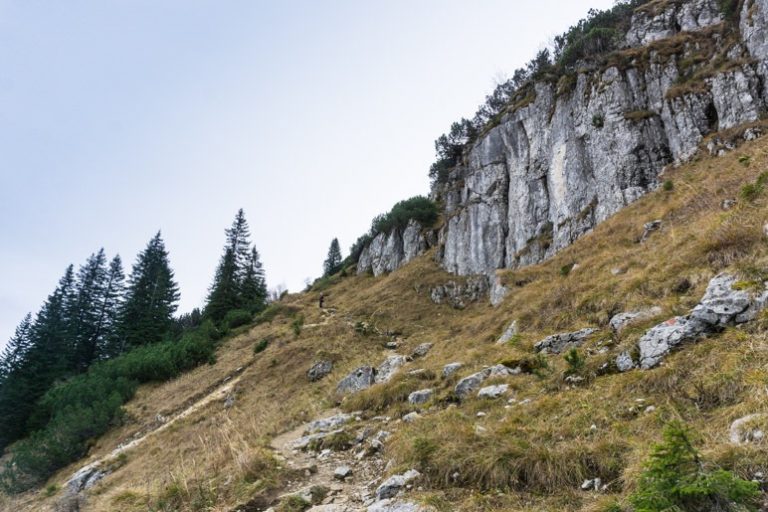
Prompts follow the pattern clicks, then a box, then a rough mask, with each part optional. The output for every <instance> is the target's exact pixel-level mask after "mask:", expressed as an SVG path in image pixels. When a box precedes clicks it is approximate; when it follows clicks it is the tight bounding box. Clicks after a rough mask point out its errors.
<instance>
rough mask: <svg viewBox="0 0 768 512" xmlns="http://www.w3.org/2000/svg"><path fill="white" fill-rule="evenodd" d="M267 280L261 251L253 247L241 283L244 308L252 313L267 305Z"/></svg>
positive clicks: (241, 297) (241, 298) (241, 299)
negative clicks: (260, 256)
mask: <svg viewBox="0 0 768 512" xmlns="http://www.w3.org/2000/svg"><path fill="white" fill-rule="evenodd" d="M267 294H268V292H267V281H266V279H265V276H264V267H263V266H262V264H261V260H260V259H259V251H257V250H256V247H255V246H254V247H252V248H251V252H250V254H249V255H248V260H247V261H246V267H245V271H244V273H243V281H242V283H241V284H240V301H241V304H242V305H241V307H242V309H246V310H248V311H250V312H251V313H256V312H258V311H261V310H262V309H264V307H266V305H267Z"/></svg>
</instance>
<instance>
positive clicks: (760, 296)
mask: <svg viewBox="0 0 768 512" xmlns="http://www.w3.org/2000/svg"><path fill="white" fill-rule="evenodd" d="M736 283H737V280H736V277H735V276H733V275H730V274H719V275H717V276H715V277H714V278H712V280H711V281H710V282H709V285H708V286H707V291H706V293H705V294H704V297H703V298H702V299H701V301H700V302H699V304H698V305H697V306H696V307H695V308H693V310H691V312H690V313H689V314H688V315H687V316H678V317H675V318H671V319H669V320H667V321H666V322H663V323H661V324H659V325H657V326H655V327H653V328H651V329H650V330H649V331H648V332H646V333H645V334H644V335H643V337H642V338H640V341H638V348H639V350H640V366H641V367H642V368H643V369H648V368H652V367H654V366H656V365H657V364H659V362H661V360H662V359H663V358H664V356H666V355H667V354H668V353H669V352H670V351H671V350H672V349H673V348H674V347H676V346H677V345H679V344H680V343H682V342H684V341H687V340H692V339H695V338H697V337H699V336H703V335H705V334H708V333H713V332H717V331H720V330H721V329H723V328H724V327H725V326H728V325H735V324H741V323H744V322H748V321H750V320H753V319H755V318H756V317H757V314H758V313H759V312H760V311H761V310H762V309H764V308H765V305H766V300H767V299H768V292H766V291H765V288H764V287H762V289H761V290H760V291H749V290H745V289H741V287H735V285H736Z"/></svg>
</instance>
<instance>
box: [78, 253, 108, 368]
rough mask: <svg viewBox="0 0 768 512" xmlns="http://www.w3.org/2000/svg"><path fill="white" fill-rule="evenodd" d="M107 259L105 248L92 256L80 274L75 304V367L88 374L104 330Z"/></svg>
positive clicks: (81, 268)
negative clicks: (87, 370)
mask: <svg viewBox="0 0 768 512" xmlns="http://www.w3.org/2000/svg"><path fill="white" fill-rule="evenodd" d="M106 262H107V258H106V256H105V254H104V249H101V250H100V251H99V252H98V253H96V254H92V255H91V256H90V257H89V258H88V260H87V261H86V263H85V264H84V265H83V266H82V267H80V270H79V271H78V272H77V285H76V292H75V300H74V301H73V303H72V304H71V308H72V311H71V313H70V314H71V317H72V326H71V327H72V332H71V334H70V336H71V340H70V342H71V344H72V347H73V349H72V357H73V359H72V361H71V362H70V365H71V367H72V368H73V369H74V370H76V371H78V372H80V371H84V370H85V369H87V368H88V366H90V365H91V363H92V362H93V361H94V359H96V356H97V348H98V345H99V336H100V335H101V331H102V328H103V314H102V304H103V302H104V295H105V293H106V283H107V268H106Z"/></svg>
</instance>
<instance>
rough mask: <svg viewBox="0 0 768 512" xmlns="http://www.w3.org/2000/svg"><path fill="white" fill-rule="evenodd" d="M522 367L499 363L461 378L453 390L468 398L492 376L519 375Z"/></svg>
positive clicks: (460, 396)
mask: <svg viewBox="0 0 768 512" xmlns="http://www.w3.org/2000/svg"><path fill="white" fill-rule="evenodd" d="M520 371H521V370H520V369H519V368H518V369H514V370H513V369H510V368H507V367H506V366H504V365H503V364H497V365H496V366H491V367H490V368H485V369H483V370H481V371H479V372H477V373H473V374H472V375H470V376H468V377H464V378H463V379H461V380H460V381H459V382H458V383H457V384H456V387H455V388H454V390H453V392H454V393H455V394H456V396H458V397H459V398H466V397H467V396H469V395H470V394H471V393H472V392H473V391H475V390H477V389H478V388H480V385H481V384H482V383H483V382H485V381H486V380H487V379H490V378H491V377H506V376H508V375H517V374H519V373H520Z"/></svg>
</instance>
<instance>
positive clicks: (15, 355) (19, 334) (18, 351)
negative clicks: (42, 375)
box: [0, 313, 32, 385]
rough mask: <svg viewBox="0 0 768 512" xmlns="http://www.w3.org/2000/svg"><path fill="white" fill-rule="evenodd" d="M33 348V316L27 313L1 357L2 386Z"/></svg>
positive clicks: (0, 373)
mask: <svg viewBox="0 0 768 512" xmlns="http://www.w3.org/2000/svg"><path fill="white" fill-rule="evenodd" d="M31 346H32V314H31V313H27V315H26V316H25V317H24V319H23V320H22V321H21V323H20V324H19V325H18V327H16V330H15V331H14V333H13V336H12V337H11V339H10V340H8V343H7V344H6V345H5V348H4V349H3V353H2V354H1V355H0V385H2V381H3V380H5V377H7V376H8V374H10V373H11V372H12V371H13V370H14V369H15V368H17V367H18V366H19V365H20V364H21V363H22V362H23V361H24V358H25V357H26V354H27V352H28V351H29V349H30V347H31Z"/></svg>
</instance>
